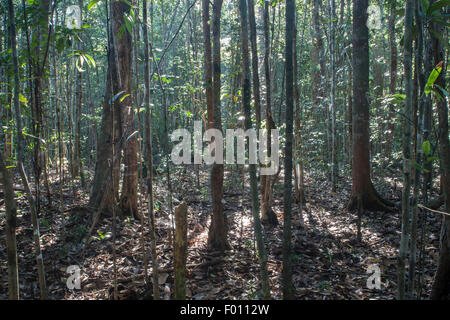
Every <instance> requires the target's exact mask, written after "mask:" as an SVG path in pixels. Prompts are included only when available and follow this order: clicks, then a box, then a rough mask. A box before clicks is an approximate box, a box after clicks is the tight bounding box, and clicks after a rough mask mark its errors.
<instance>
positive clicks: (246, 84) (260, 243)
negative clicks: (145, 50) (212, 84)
mask: <svg viewBox="0 0 450 320" xmlns="http://www.w3.org/2000/svg"><path fill="white" fill-rule="evenodd" d="M246 2H247V1H246V0H240V1H239V11H240V14H241V45H242V49H241V50H242V72H243V86H242V89H243V90H242V91H243V96H242V97H243V99H242V103H243V109H244V115H245V130H249V129H251V128H252V120H251V114H250V99H251V92H250V91H251V90H250V68H249V65H250V61H249V54H248V31H247V3H246ZM250 2H252V1H251V0H250ZM249 5H251V6H252V7H253V3H249ZM250 20H252V18H251V17H250ZM253 20H254V16H253ZM253 22H254V21H253ZM250 24H251V23H250ZM254 36H255V38H254V39H253V41H254V42H255V46H256V35H254ZM255 46H253V49H256V48H255ZM255 51H256V50H255ZM254 54H256V52H254ZM256 64H257V61H256ZM256 69H257V66H256ZM253 70H255V65H253ZM253 80H255V78H253ZM258 86H259V82H258ZM258 98H259V97H258ZM255 99H256V96H255ZM249 142H250V141H249ZM249 174H250V194H251V203H252V215H253V227H254V229H255V237H256V244H257V248H258V257H259V265H260V268H261V270H260V272H261V285H262V291H263V295H264V299H270V287H269V275H268V271H267V255H266V248H265V244H264V236H263V233H262V227H261V221H260V219H259V205H258V180H257V177H256V164H249Z"/></svg>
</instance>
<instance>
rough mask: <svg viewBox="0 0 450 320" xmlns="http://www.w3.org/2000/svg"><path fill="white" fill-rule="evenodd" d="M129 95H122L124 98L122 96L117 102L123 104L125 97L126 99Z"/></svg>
mask: <svg viewBox="0 0 450 320" xmlns="http://www.w3.org/2000/svg"><path fill="white" fill-rule="evenodd" d="M129 95H130V94H129V93H127V94H126V95H124V96H123V97H122V98H120V100H119V101H120V102H123V100H125V98H126V97H128V96H129Z"/></svg>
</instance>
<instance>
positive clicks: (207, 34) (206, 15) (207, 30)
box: [202, 0, 214, 129]
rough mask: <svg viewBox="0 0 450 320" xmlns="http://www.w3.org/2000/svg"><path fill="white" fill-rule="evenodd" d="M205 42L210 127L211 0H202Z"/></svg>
mask: <svg viewBox="0 0 450 320" xmlns="http://www.w3.org/2000/svg"><path fill="white" fill-rule="evenodd" d="M202 22H203V24H202V25H203V44H204V47H205V54H204V57H205V58H204V60H205V61H204V63H205V91H206V108H207V114H208V129H211V128H214V101H213V88H212V84H213V82H212V54H211V52H212V48H211V27H210V18H209V0H202Z"/></svg>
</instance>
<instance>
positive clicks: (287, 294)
mask: <svg viewBox="0 0 450 320" xmlns="http://www.w3.org/2000/svg"><path fill="white" fill-rule="evenodd" d="M294 29H295V1H294V0H286V52H285V55H286V144H285V151H284V156H285V159H284V225H283V272H282V284H283V299H287V300H290V299H293V298H294V292H293V286H292V266H291V254H292V253H291V234H292V230H291V212H292V140H293V120H294V119H293V116H294V73H293V69H294V61H293V54H294V47H293V44H294Z"/></svg>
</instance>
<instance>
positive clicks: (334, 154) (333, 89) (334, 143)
mask: <svg viewBox="0 0 450 320" xmlns="http://www.w3.org/2000/svg"><path fill="white" fill-rule="evenodd" d="M335 7H336V5H335V0H331V8H330V9H331V17H330V59H331V91H330V94H331V96H330V102H331V190H332V191H333V192H335V191H336V185H337V181H336V180H337V176H338V175H337V169H338V168H337V150H336V148H337V141H336V139H337V138H336V101H335V96H336V66H335V46H336V43H335V42H336V40H335V28H336V24H335V18H336V8H335Z"/></svg>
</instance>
